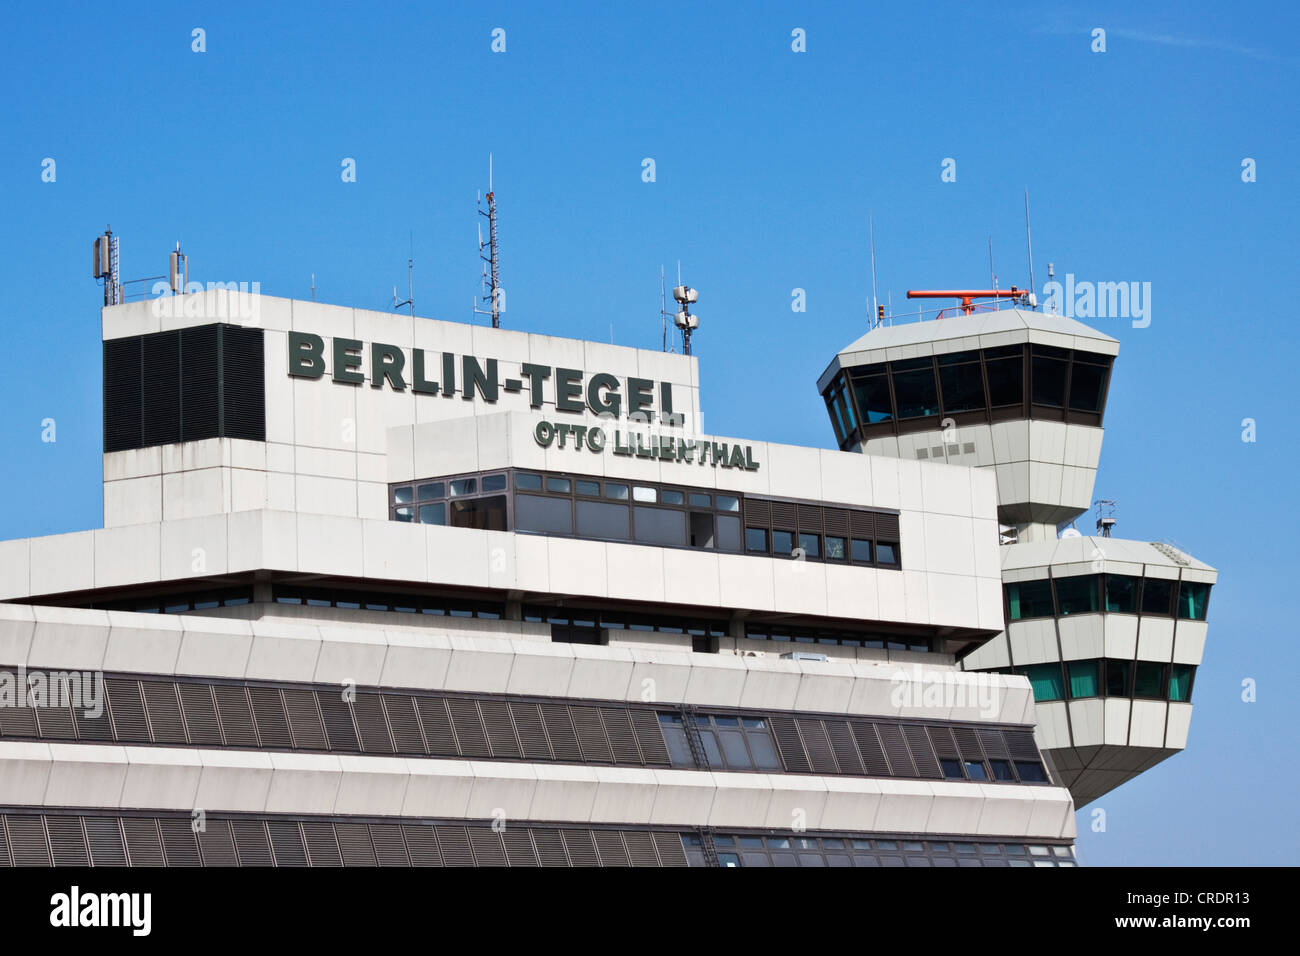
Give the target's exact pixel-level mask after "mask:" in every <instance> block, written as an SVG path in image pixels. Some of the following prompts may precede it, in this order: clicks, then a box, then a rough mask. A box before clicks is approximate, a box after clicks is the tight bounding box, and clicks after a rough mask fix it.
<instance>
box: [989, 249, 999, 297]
mask: <svg viewBox="0 0 1300 956" xmlns="http://www.w3.org/2000/svg"><path fill="white" fill-rule="evenodd" d="M989 279H990V280H992V282H993V285H992V288H994V289H996V288H997V287H998V274H997V273H996V272H994V271H993V237H992V236H989Z"/></svg>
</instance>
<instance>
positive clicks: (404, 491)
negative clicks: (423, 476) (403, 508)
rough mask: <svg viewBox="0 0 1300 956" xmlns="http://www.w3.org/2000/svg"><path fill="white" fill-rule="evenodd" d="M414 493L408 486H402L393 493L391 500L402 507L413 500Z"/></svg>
mask: <svg viewBox="0 0 1300 956" xmlns="http://www.w3.org/2000/svg"><path fill="white" fill-rule="evenodd" d="M413 495H414V491H413V490H412V488H411V486H410V485H403V486H402V487H401V488H398V489H397V490H396V491H394V492H393V500H395V501H396V502H397V503H398V504H399V505H404V504H406V503H407V502H409V501H411V500H412V499H413Z"/></svg>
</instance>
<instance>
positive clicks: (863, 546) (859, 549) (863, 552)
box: [853, 538, 874, 564]
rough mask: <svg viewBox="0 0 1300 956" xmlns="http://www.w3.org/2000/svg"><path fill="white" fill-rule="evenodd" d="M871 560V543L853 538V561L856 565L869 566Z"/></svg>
mask: <svg viewBox="0 0 1300 956" xmlns="http://www.w3.org/2000/svg"><path fill="white" fill-rule="evenodd" d="M873 560H874V559H873V558H872V548H871V542H870V541H867V540H865V539H863V538H854V539H853V561H854V562H855V563H856V564H870V563H871V562H872V561H873Z"/></svg>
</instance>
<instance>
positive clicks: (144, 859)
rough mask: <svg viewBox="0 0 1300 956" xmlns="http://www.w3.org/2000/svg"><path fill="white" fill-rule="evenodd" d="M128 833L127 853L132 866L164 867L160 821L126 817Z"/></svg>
mask: <svg viewBox="0 0 1300 956" xmlns="http://www.w3.org/2000/svg"><path fill="white" fill-rule="evenodd" d="M122 829H123V831H124V832H125V833H126V852H127V854H128V855H129V856H130V858H131V865H132V866H164V865H165V864H166V862H167V861H166V858H165V857H164V856H163V851H162V840H161V839H160V838H159V837H158V821H157V820H155V819H153V818H152V817H126V818H124V819H123V820H122Z"/></svg>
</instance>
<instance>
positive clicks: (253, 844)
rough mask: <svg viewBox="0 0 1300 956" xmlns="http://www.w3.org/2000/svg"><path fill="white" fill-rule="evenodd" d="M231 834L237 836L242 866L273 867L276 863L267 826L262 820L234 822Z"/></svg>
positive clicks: (236, 841)
mask: <svg viewBox="0 0 1300 956" xmlns="http://www.w3.org/2000/svg"><path fill="white" fill-rule="evenodd" d="M230 832H231V833H233V834H234V836H235V849H236V850H237V851H239V865H240V866H271V865H272V864H273V863H275V858H274V857H272V856H271V842H270V840H269V839H268V838H267V835H266V824H265V823H263V822H262V821H261V820H232V821H231V823H230Z"/></svg>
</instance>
